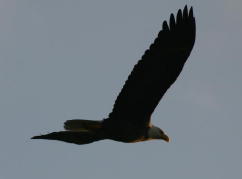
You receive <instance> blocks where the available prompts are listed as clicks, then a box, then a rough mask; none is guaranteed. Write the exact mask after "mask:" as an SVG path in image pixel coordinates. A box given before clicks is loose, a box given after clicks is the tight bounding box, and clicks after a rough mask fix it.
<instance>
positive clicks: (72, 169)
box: [0, 0, 242, 179]
mask: <svg viewBox="0 0 242 179" xmlns="http://www.w3.org/2000/svg"><path fill="white" fill-rule="evenodd" d="M185 4H188V6H189V7H190V6H191V5H192V6H193V7H194V14H195V17H196V23H197V38H196V42H195V46H194V49H193V51H192V53H191V55H190V57H189V59H188V61H187V63H186V65H185V67H184V70H183V72H182V73H181V75H180V77H179V78H178V80H177V81H176V83H175V84H174V85H173V86H172V87H171V89H170V90H169V91H168V92H167V94H166V95H165V97H164V98H163V100H162V101H161V102H160V104H159V106H158V107H157V108H156V110H155V112H154V114H153V115H152V121H153V123H154V124H155V125H157V126H160V127H161V128H162V129H163V130H164V131H165V132H166V133H167V134H168V135H169V136H170V138H171V142H170V143H166V142H163V141H155V140H154V141H148V142H143V143H135V144H124V143H118V142H114V141H109V140H104V141H100V142H96V143H92V144H89V145H83V146H78V145H74V144H68V143H64V142H58V141H44V140H30V137H32V136H33V135H38V134H45V133H48V132H53V131H59V130H63V122H64V121H65V120H69V119H73V118H83V119H90V120H99V119H100V120H101V119H103V118H105V117H106V116H107V115H108V113H109V112H110V111H111V109H112V105H113V103H114V100H115V98H116V96H117V95H118V93H119V92H120V89H121V88H122V86H123V84H124V81H125V80H126V78H127V76H128V74H129V73H130V71H131V70H132V68H133V65H134V64H136V63H137V61H138V60H139V59H140V57H141V56H142V55H143V52H144V51H145V50H146V49H147V48H148V47H149V45H150V44H151V43H152V42H153V40H154V38H155V37H156V36H157V33H158V32H159V31H160V29H161V25H162V22H163V21H164V20H167V19H168V18H169V16H170V13H176V12H177V10H178V9H179V8H183V7H184V6H185ZM241 52H242V1H241V0H230V1H228V0H213V1H208V0H204V1H188V0H179V1H171V0H149V1H147V0H132V1H131V0H122V1H116V0H102V1H99V0H96V1H92V0H82V1H81V0H80V1H79V0H68V1H65V0H41V1H39V0H21V1H19V0H0V87H1V89H0V178H1V179H54V178H58V179H67V178H80V179H81V178H83V179H94V178H100V179H123V178H130V179H131V178H134V179H135V178H137V179H138V178H139V179H147V178H152V177H154V178H157V179H158V178H165V179H175V178H180V179H195V178H196V179H204V178H206V179H228V178H234V179H238V178H241V177H242V118H241V111H242V95H241V93H242V58H241Z"/></svg>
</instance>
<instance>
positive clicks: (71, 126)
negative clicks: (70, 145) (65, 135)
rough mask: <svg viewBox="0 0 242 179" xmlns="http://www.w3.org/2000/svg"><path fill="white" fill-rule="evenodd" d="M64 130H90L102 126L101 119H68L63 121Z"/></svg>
mask: <svg viewBox="0 0 242 179" xmlns="http://www.w3.org/2000/svg"><path fill="white" fill-rule="evenodd" d="M64 128H65V130H68V131H90V130H91V131H92V130H98V129H100V128H102V121H90V120H84V119H73V120H68V121H66V122H65V123H64Z"/></svg>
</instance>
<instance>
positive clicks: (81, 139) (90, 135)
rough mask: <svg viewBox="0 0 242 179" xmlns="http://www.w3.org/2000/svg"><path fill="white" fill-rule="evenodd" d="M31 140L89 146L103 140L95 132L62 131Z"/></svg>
mask: <svg viewBox="0 0 242 179" xmlns="http://www.w3.org/2000/svg"><path fill="white" fill-rule="evenodd" d="M31 139H47V140H59V141H64V142H68V143H74V144H79V145H80V144H89V143H92V142H94V141H98V140H101V139H103V138H102V136H100V135H98V134H97V133H94V132H82V131H79V132H77V131H60V132H52V133H49V134H46V135H40V136H34V137H32V138H31Z"/></svg>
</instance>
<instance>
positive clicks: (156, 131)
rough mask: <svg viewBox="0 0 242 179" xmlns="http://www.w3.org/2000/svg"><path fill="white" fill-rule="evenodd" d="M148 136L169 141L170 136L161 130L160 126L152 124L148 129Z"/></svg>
mask: <svg viewBox="0 0 242 179" xmlns="http://www.w3.org/2000/svg"><path fill="white" fill-rule="evenodd" d="M148 138H149V139H162V140H164V141H166V142H169V140H170V139H169V137H168V136H167V135H166V134H165V133H164V132H163V130H161V129H160V128H159V127H156V126H153V125H152V126H151V127H150V128H149V129H148Z"/></svg>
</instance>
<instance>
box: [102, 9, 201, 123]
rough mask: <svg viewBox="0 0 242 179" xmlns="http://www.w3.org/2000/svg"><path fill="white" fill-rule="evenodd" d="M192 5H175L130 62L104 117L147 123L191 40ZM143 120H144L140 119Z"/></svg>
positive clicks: (192, 39) (193, 24)
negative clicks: (130, 67) (139, 56)
mask: <svg viewBox="0 0 242 179" xmlns="http://www.w3.org/2000/svg"><path fill="white" fill-rule="evenodd" d="M195 34H196V25H195V18H194V16H193V8H192V7H191V8H190V10H189V12H188V8H187V6H185V8H184V10H183V11H182V10H181V9H179V11H178V13H177V17H176V20H175V17H174V15H173V14H171V16H170V22H169V25H168V24H167V22H166V21H164V23H163V28H162V31H160V32H159V34H158V37H157V38H156V39H155V41H154V43H153V44H152V45H151V46H150V48H149V50H147V51H146V52H145V54H144V55H143V56H142V59H141V60H139V62H138V63H137V64H136V65H135V66H134V68H133V70H132V72H131V74H130V75H129V77H128V79H127V81H126V82H125V85H124V86H123V88H122V90H121V92H120V93H119V95H118V97H117V99H116V101H115V104H114V107H113V111H112V112H111V113H110V114H109V119H107V120H113V119H114V120H122V121H123V120H128V121H132V122H135V123H139V124H141V123H143V122H144V123H145V124H147V123H148V122H149V121H147V120H149V119H150V116H151V114H152V112H153V111H154V109H155V107H156V106H157V104H158V103H159V101H160V99H161V98H162V96H163V95H164V94H165V92H166V91H167V89H168V88H169V87H170V86H171V85H172V84H173V83H174V81H175V80H176V79H177V77H178V76H179V74H180V72H181V70H182V68H183V65H184V64H185V62H186V60H187V58H188V57H189V55H190V52H191V50H192V48H193V45H194V42H195ZM142 120H144V121H142Z"/></svg>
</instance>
